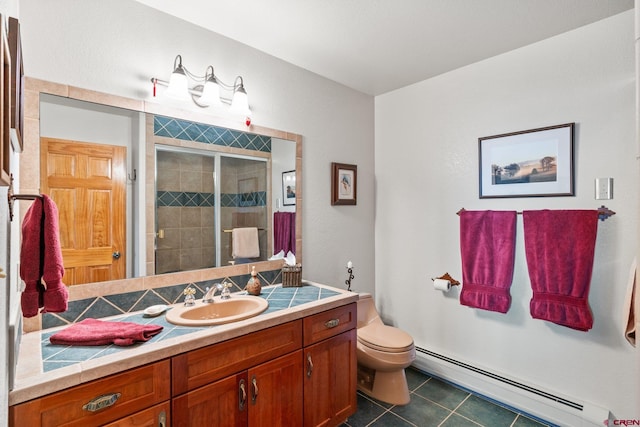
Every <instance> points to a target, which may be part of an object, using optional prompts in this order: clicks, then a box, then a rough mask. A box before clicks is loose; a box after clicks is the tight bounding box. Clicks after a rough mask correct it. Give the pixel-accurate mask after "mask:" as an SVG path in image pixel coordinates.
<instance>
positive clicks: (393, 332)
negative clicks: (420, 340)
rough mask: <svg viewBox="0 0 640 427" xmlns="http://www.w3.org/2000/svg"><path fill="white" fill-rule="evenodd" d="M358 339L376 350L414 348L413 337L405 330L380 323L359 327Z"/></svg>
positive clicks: (405, 349) (401, 350)
mask: <svg viewBox="0 0 640 427" xmlns="http://www.w3.org/2000/svg"><path fill="white" fill-rule="evenodd" d="M357 335H358V341H359V342H360V343H361V344H362V345H365V346H367V347H369V348H372V349H374V350H378V351H383V352H386V353H402V352H405V351H409V350H411V349H412V348H413V338H411V335H409V334H408V333H406V332H405V331H403V330H401V329H398V328H394V327H393V326H386V325H384V324H380V323H371V324H369V325H367V326H363V327H361V328H358V333H357Z"/></svg>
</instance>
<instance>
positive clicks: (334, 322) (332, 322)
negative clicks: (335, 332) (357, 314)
mask: <svg viewBox="0 0 640 427" xmlns="http://www.w3.org/2000/svg"><path fill="white" fill-rule="evenodd" d="M338 324H340V319H331V320H327V321H326V322H324V326H326V327H327V329H331V328H335V327H336V326H338Z"/></svg>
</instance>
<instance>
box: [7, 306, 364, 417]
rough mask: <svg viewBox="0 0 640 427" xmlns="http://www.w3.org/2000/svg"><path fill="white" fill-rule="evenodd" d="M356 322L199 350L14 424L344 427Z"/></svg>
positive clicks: (47, 400)
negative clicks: (113, 396)
mask: <svg viewBox="0 0 640 427" xmlns="http://www.w3.org/2000/svg"><path fill="white" fill-rule="evenodd" d="M356 322H357V315H356V304H355V303H353V304H349V305H346V306H343V307H338V308H335V309H331V310H328V311H325V312H321V313H318V314H315V315H311V316H308V317H306V318H303V319H299V320H294V321H292V322H287V323H283V324H281V325H277V326H273V327H271V328H268V329H264V330H261V331H257V332H252V333H249V334H246V335H243V336H240V337H237V338H232V339H229V340H227V341H223V342H219V343H216V344H212V345H209V346H207V347H203V348H199V349H196V350H191V351H188V352H186V353H182V354H178V355H175V356H173V357H171V358H170V359H165V360H161V361H159V362H155V363H152V364H149V365H146V366H142V367H139V368H135V369H131V370H129V371H126V372H122V373H119V374H114V375H111V376H108V377H105V378H102V379H99V380H95V381H91V382H88V383H85V384H81V385H78V386H76V387H73V388H70V389H67V390H62V391H59V392H56V393H52V394H50V395H47V396H44V397H41V398H38V399H34V400H32V401H29V402H25V403H21V404H18V405H15V406H12V407H10V416H9V418H10V425H11V426H15V427H22V426H44V427H53V426H56V427H57V426H73V427H80V426H82V427H86V426H98V425H101V426H107V427H133V426H136V427H140V426H145V427H152V426H153V427H170V426H173V427H183V426H184V427H193V426H232V427H235V426H247V425H248V426H251V427H256V426H258V427H259V426H268V427H272V426H307V427H308V426H337V425H339V424H341V423H342V422H343V421H345V420H346V419H347V418H348V417H349V416H350V415H352V414H353V413H354V412H355V411H356V355H355V348H356ZM118 393H119V394H120V396H118V398H117V399H115V398H103V396H112V395H114V394H118ZM111 401H113V402H111ZM92 402H93V403H92ZM83 407H84V409H83Z"/></svg>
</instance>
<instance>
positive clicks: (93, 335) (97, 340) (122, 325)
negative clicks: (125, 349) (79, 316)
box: [49, 319, 162, 346]
mask: <svg viewBox="0 0 640 427" xmlns="http://www.w3.org/2000/svg"><path fill="white" fill-rule="evenodd" d="M160 331H162V326H160V325H141V324H139V323H133V322H109V321H105V320H98V319H85V320H83V321H81V322H78V323H74V324H73V325H71V326H69V327H67V328H65V329H63V330H61V331H60V332H56V333H55V334H53V335H51V336H50V337H49V341H50V342H51V344H55V345H108V344H115V345H119V346H128V345H133V344H135V343H136V342H140V341H148V340H150V339H151V338H152V337H153V336H155V335H157V334H158V333H160Z"/></svg>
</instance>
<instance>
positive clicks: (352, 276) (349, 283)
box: [344, 267, 355, 291]
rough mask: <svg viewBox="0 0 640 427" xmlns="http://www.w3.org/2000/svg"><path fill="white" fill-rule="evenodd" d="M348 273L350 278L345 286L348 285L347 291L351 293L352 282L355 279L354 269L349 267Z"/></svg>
mask: <svg viewBox="0 0 640 427" xmlns="http://www.w3.org/2000/svg"><path fill="white" fill-rule="evenodd" d="M347 273H349V278H348V279H347V280H345V281H344V283H345V285H347V290H348V291H351V281H352V280H353V279H354V278H355V276H354V275H353V267H347Z"/></svg>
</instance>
